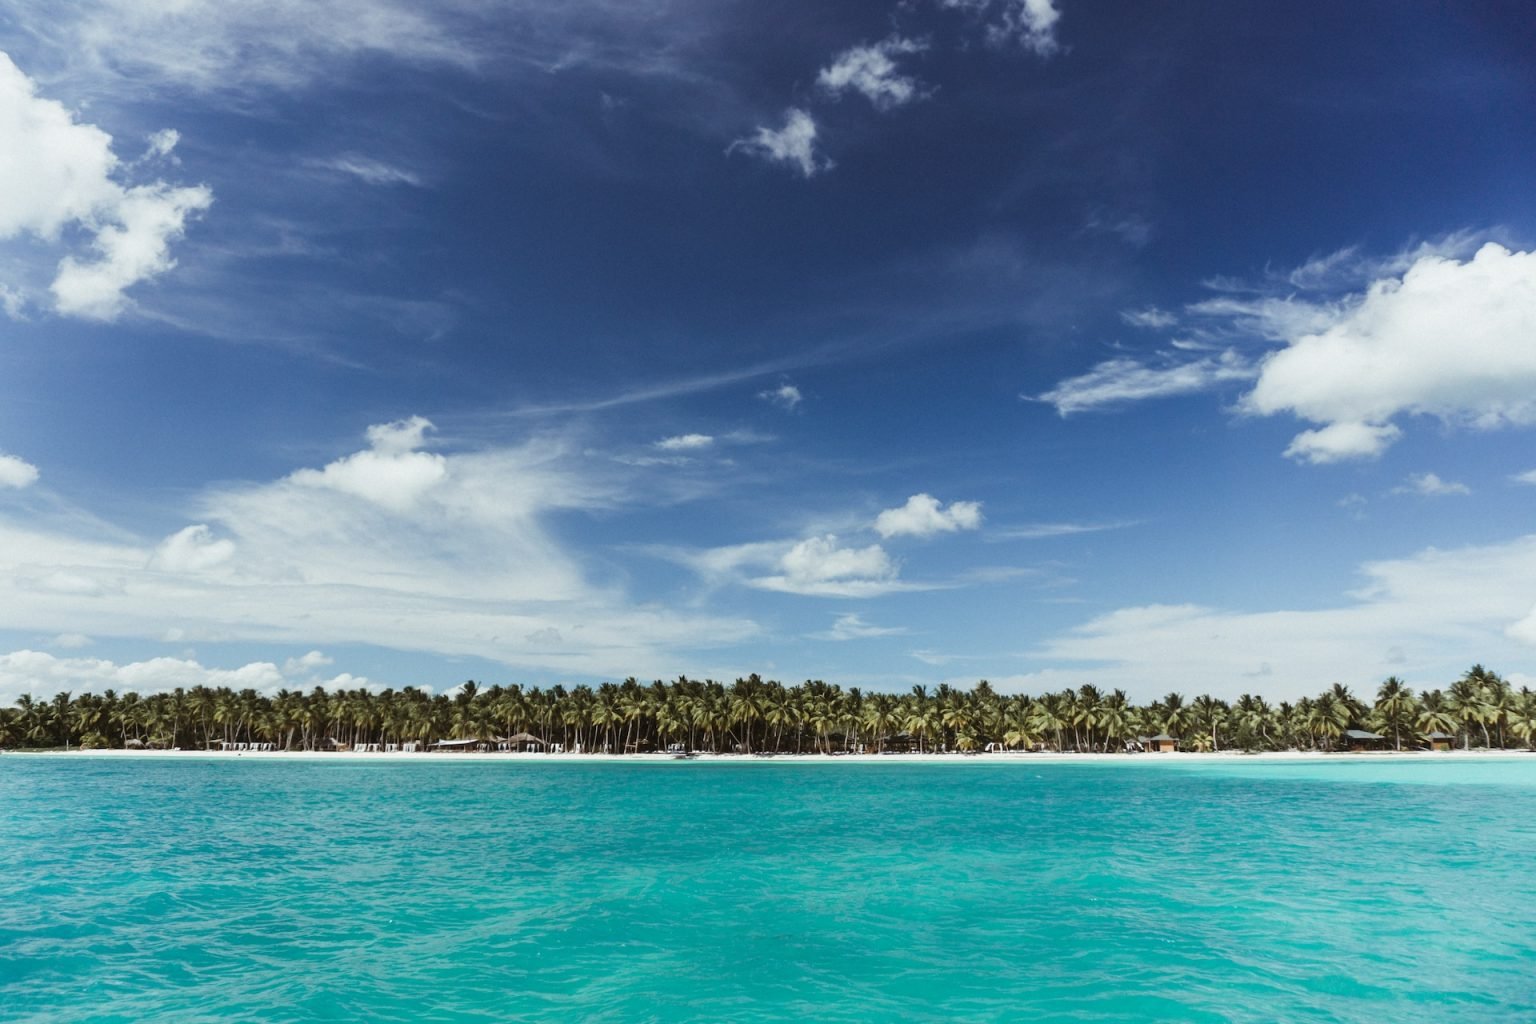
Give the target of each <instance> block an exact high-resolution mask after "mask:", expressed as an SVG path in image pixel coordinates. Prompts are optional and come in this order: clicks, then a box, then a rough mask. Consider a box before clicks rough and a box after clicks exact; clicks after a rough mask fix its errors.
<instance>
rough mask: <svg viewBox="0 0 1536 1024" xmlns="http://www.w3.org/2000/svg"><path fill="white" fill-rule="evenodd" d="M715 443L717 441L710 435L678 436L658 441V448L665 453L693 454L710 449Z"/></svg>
mask: <svg viewBox="0 0 1536 1024" xmlns="http://www.w3.org/2000/svg"><path fill="white" fill-rule="evenodd" d="M714 443H715V439H714V438H713V437H711V436H710V435H709V434H677V435H675V436H673V437H664V438H662V439H661V440H660V441H657V442H656V447H657V448H660V449H661V450H662V451H664V452H693V451H699V450H700V449H703V448H708V447H709V446H710V445H712V444H714Z"/></svg>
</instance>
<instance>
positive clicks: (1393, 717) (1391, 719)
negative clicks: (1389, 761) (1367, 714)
mask: <svg viewBox="0 0 1536 1024" xmlns="http://www.w3.org/2000/svg"><path fill="white" fill-rule="evenodd" d="M1417 710H1418V702H1417V701H1416V700H1414V698H1413V690H1411V689H1409V688H1408V686H1406V685H1405V684H1404V683H1403V681H1402V680H1401V679H1399V678H1397V676H1388V677H1387V678H1386V679H1385V680H1384V681H1383V682H1382V684H1381V686H1380V687H1379V688H1378V689H1377V691H1376V714H1377V716H1378V718H1379V720H1380V723H1381V724H1382V725H1383V726H1385V727H1387V728H1390V729H1391V730H1392V745H1393V747H1394V749H1397V750H1402V749H1403V735H1402V731H1403V728H1404V727H1405V726H1407V725H1408V723H1410V722H1412V721H1413V717H1414V714H1415V713H1416V712H1417Z"/></svg>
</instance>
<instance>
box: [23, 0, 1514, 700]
mask: <svg viewBox="0 0 1536 1024" xmlns="http://www.w3.org/2000/svg"><path fill="white" fill-rule="evenodd" d="M1533 54H1536V12H1532V11H1529V10H1526V9H1525V8H1524V7H1523V6H1522V5H1517V4H1491V3H1476V2H1469V3H1462V4H1454V5H1451V4H1443V3H1439V2H1429V0H1391V2H1370V0H1362V2H1360V3H1353V4H1347V5H1341V4H1337V3H1319V2H1310V0H1307V2H1299V3H1291V4H1284V5H1258V4H1231V3H1225V2H1215V0H1213V2H1208V3H1183V4H1124V3H1111V2H1095V0H896V2H893V0H880V2H875V0H870V2H863V0H840V2H837V3H826V2H824V0H784V2H781V3H775V4H762V3H736V2H729V0H714V2H709V3H702V2H693V0H662V2H651V0H559V2H549V0H501V2H491V0H438V2H430V0H303V2H300V0H249V2H245V3H241V4H227V3H221V2H218V0H80V2H78V3H71V4H68V5H60V4H57V3H54V2H52V0H7V2H6V3H5V4H3V5H0V701H3V702H5V703H9V702H11V701H13V700H14V699H15V697H16V696H18V695H19V694H21V693H26V692H30V693H33V694H35V695H38V696H48V695H51V694H53V693H56V692H59V691H61V690H68V691H71V692H74V693H79V692H82V691H87V690H89V691H94V692H98V693H99V692H101V691H102V690H104V689H107V688H112V689H116V690H118V691H126V690H137V691H139V692H141V693H148V692H154V691H157V690H165V689H169V688H172V687H176V686H186V687H190V686H194V685H199V684H204V685H224V686H234V687H240V688H244V687H252V688H255V689H258V690H262V691H265V692H274V691H275V690H277V689H279V688H282V687H290V688H294V687H303V688H309V687H311V686H314V685H324V686H328V687H330V686H344V687H348V688H353V687H370V688H383V687H389V686H393V687H400V686H407V685H411V686H422V687H426V688H429V689H431V690H433V691H434V692H444V691H446V690H448V689H450V688H452V687H454V686H456V685H458V684H460V683H462V682H463V681H464V680H466V679H475V680H478V681H481V682H483V683H486V684H492V683H503V684H509V683H521V684H523V685H544V686H547V685H550V684H554V683H566V684H568V685H569V684H576V683H594V684H595V683H598V682H602V681H618V680H622V679H623V678H625V677H628V676H635V677H638V678H640V679H641V680H651V679H658V678H661V679H674V678H676V677H677V676H679V675H687V676H689V677H690V678H715V679H721V680H727V681H729V680H731V679H734V678H736V677H738V676H743V675H746V674H748V673H751V672H757V673H760V674H761V675H763V676H764V677H768V678H776V679H780V680H783V681H785V682H789V683H793V682H799V681H802V680H805V679H811V678H815V679H823V680H826V681H828V682H834V683H838V684H840V685H842V686H845V687H847V686H858V687H862V688H864V689H865V690H886V691H905V690H907V689H908V688H910V687H912V686H914V685H928V686H933V685H936V684H938V683H942V682H948V683H951V684H953V685H959V686H970V685H972V684H974V683H975V682H976V681H977V680H979V679H988V680H989V681H991V683H992V684H993V686H994V687H996V688H997V689H999V690H1003V691H1007V692H1029V693H1039V692H1042V691H1045V690H1056V689H1060V688H1062V687H1065V686H1072V687H1076V686H1079V685H1081V684H1084V683H1093V684H1096V685H1098V686H1101V687H1104V688H1106V689H1107V688H1116V687H1118V688H1123V689H1124V690H1125V691H1126V692H1127V693H1128V694H1129V695H1130V696H1131V698H1132V699H1134V700H1138V701H1150V700H1152V699H1155V698H1157V697H1160V696H1161V695H1163V694H1165V693H1168V692H1170V691H1177V692H1182V693H1186V694H1195V693H1211V694H1213V695H1216V696H1219V697H1225V698H1228V699H1231V698H1235V697H1236V696H1238V695H1239V694H1241V693H1248V692H1252V693H1259V694H1262V695H1264V696H1266V697H1268V698H1270V699H1272V700H1281V699H1294V698H1295V697H1297V696H1300V695H1303V694H1311V693H1316V692H1318V691H1320V690H1322V689H1324V688H1326V687H1327V686H1329V685H1330V684H1332V683H1334V682H1342V683H1344V684H1346V685H1348V686H1350V687H1352V688H1353V689H1355V691H1356V692H1357V693H1370V692H1373V691H1374V689H1375V687H1376V685H1377V684H1378V683H1379V682H1380V681H1381V680H1382V679H1384V678H1386V677H1387V676H1389V675H1396V676H1399V677H1401V678H1403V679H1404V680H1406V681H1407V682H1408V683H1409V684H1410V685H1412V686H1414V687H1416V688H1429V687H1434V686H1443V685H1445V684H1446V683H1447V682H1449V681H1450V680H1451V679H1454V678H1455V677H1456V676H1457V675H1459V674H1460V673H1461V672H1462V671H1464V670H1465V669H1466V668H1467V667H1468V666H1469V665H1471V664H1472V663H1473V662H1481V663H1483V664H1485V665H1488V666H1489V667H1491V668H1494V669H1495V670H1497V671H1500V672H1502V673H1503V674H1504V675H1506V676H1507V677H1509V678H1510V679H1512V680H1514V681H1515V682H1516V683H1517V684H1519V683H1524V684H1532V683H1536V515H1533V513H1536V445H1533V443H1532V441H1533V430H1532V428H1533V426H1536V189H1533V187H1532V183H1533V181H1536V132H1533V131H1532V130H1531V125H1533V124H1536V57H1533V56H1532V55H1533Z"/></svg>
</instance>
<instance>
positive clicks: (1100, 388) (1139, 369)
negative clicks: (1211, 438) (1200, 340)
mask: <svg viewBox="0 0 1536 1024" xmlns="http://www.w3.org/2000/svg"><path fill="white" fill-rule="evenodd" d="M1256 372H1257V371H1256V370H1255V368H1254V367H1253V366H1252V365H1251V364H1250V363H1248V362H1247V361H1246V360H1244V359H1243V358H1242V357H1241V356H1240V355H1238V354H1237V353H1236V352H1233V351H1230V350H1229V351H1226V352H1223V353H1222V354H1221V355H1220V356H1217V357H1214V358H1212V357H1205V358H1202V359H1198V360H1196V361H1194V362H1189V363H1175V364H1172V365H1168V366H1160V367H1153V366H1148V365H1146V364H1144V363H1141V362H1139V361H1137V360H1135V359H1129V358H1125V357H1119V358H1116V359H1109V360H1106V361H1105V362H1102V363H1100V364H1099V365H1097V366H1095V367H1094V368H1093V369H1091V370H1089V371H1088V372H1087V373H1085V374H1083V375H1081V376H1079V377H1072V378H1069V379H1067V380H1064V381H1062V382H1061V383H1060V384H1057V385H1056V386H1055V387H1054V388H1052V389H1051V390H1049V391H1046V392H1044V393H1043V394H1040V395H1037V396H1034V400H1035V401H1040V402H1047V403H1049V404H1051V405H1054V406H1055V407H1056V411H1057V412H1059V413H1060V414H1061V415H1063V416H1070V415H1071V414H1073V413H1076V412H1088V411H1092V410H1095V409H1103V408H1107V407H1111V406H1117V405H1123V404H1125V403H1127V402H1137V401H1144V400H1146V399H1149V398H1167V397H1170V396H1173V395H1189V394H1194V393H1196V392H1200V391H1206V390H1209V389H1210V388H1213V387H1216V386H1218V385H1220V384H1224V383H1230V382H1233V381H1245V380H1252V379H1253V377H1254V375H1255V373H1256ZM1026 397H1028V396H1026Z"/></svg>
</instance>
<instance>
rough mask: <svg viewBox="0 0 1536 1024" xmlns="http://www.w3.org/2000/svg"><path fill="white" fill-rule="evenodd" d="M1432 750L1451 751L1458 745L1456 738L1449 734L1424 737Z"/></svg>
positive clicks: (1432, 734)
mask: <svg viewBox="0 0 1536 1024" xmlns="http://www.w3.org/2000/svg"><path fill="white" fill-rule="evenodd" d="M1424 741H1425V742H1426V743H1428V744H1429V749H1430V750H1451V749H1452V748H1454V747H1455V745H1456V737H1455V736H1452V735H1451V734H1450V733H1448V732H1439V731H1436V732H1432V733H1430V734H1428V735H1427V736H1425V737H1424Z"/></svg>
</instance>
